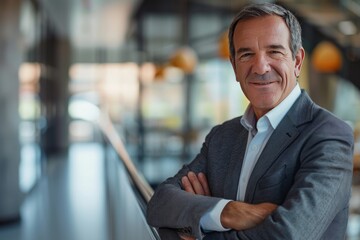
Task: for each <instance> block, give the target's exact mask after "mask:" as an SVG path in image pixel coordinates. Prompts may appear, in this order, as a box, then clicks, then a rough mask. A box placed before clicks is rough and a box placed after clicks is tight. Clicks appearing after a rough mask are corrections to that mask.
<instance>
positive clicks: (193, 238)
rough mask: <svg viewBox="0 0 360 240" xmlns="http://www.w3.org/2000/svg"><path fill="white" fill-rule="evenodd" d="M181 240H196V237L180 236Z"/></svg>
mask: <svg viewBox="0 0 360 240" xmlns="http://www.w3.org/2000/svg"><path fill="white" fill-rule="evenodd" d="M180 238H181V240H196V238H195V237H191V236H183V235H180Z"/></svg>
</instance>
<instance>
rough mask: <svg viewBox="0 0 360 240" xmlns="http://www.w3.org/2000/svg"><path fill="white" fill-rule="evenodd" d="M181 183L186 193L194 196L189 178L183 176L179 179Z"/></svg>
mask: <svg viewBox="0 0 360 240" xmlns="http://www.w3.org/2000/svg"><path fill="white" fill-rule="evenodd" d="M181 183H182V186H183V188H184V190H185V191H186V192H189V193H193V194H195V191H194V189H193V187H192V185H191V183H190V181H189V178H188V177H187V176H184V177H182V178H181Z"/></svg>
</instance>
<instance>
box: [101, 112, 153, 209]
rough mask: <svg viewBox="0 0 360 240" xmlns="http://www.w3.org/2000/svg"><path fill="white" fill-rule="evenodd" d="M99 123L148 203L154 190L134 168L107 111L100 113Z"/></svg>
mask: <svg viewBox="0 0 360 240" xmlns="http://www.w3.org/2000/svg"><path fill="white" fill-rule="evenodd" d="M99 125H100V128H101V130H102V132H103V133H104V135H105V136H106V137H107V138H108V140H109V142H110V143H111V145H112V146H113V147H114V149H115V151H116V153H117V154H118V155H119V156H120V159H121V160H122V162H123V163H124V166H125V168H126V169H127V171H128V173H129V175H130V177H131V179H132V180H133V182H134V184H135V186H136V187H137V188H138V189H139V191H140V193H141V194H142V196H143V197H144V199H145V200H146V202H147V203H148V202H149V201H150V198H151V196H152V195H153V193H154V190H153V189H152V187H151V186H150V185H149V183H148V182H147V181H146V180H145V179H144V178H143V176H142V175H141V174H140V173H139V172H138V170H137V169H136V167H135V165H134V163H133V161H132V160H131V158H130V156H129V154H128V152H127V151H126V149H125V146H124V144H123V141H122V140H121V138H120V136H119V134H117V131H116V129H115V127H114V125H113V123H112V121H111V120H110V117H109V115H108V114H107V113H105V112H103V113H102V114H101V116H100V119H99Z"/></svg>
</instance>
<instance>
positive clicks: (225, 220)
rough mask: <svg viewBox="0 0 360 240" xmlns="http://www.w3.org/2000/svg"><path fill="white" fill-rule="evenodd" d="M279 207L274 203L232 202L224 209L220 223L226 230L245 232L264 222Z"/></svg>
mask: <svg viewBox="0 0 360 240" xmlns="http://www.w3.org/2000/svg"><path fill="white" fill-rule="evenodd" d="M277 207H278V206H277V205H275V204H273V203H260V204H248V203H244V202H237V201H232V202H229V203H228V204H227V205H226V206H225V207H224V209H223V211H222V212H221V216H220V218H221V219H220V221H221V224H222V225H223V226H224V227H225V228H231V229H235V230H238V231H240V230H245V229H249V228H252V227H255V226H256V225H258V224H259V223H261V222H262V221H264V220H265V218H266V217H268V216H269V215H270V214H271V213H272V212H273V211H275V210H276V208H277Z"/></svg>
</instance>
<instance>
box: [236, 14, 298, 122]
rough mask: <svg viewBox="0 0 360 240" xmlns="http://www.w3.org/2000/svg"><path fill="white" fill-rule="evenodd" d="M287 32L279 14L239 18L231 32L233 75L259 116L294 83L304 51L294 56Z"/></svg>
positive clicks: (272, 105)
mask: <svg viewBox="0 0 360 240" xmlns="http://www.w3.org/2000/svg"><path fill="white" fill-rule="evenodd" d="M289 42H290V32H289V29H288V27H287V25H286V24H285V22H284V20H283V19H282V18H281V17H279V16H264V17H260V18H254V19H249V20H244V21H240V22H239V23H238V24H237V26H236V28H235V32H234V47H235V57H234V59H232V60H231V62H232V65H233V68H234V71H235V75H236V79H237V81H238V82H239V83H240V85H241V88H242V90H243V92H244V94H245V96H246V97H247V98H248V99H249V101H250V103H251V105H252V107H253V109H254V111H255V114H256V117H257V118H258V119H259V118H260V117H261V116H263V115H264V114H266V113H267V112H268V111H270V110H271V109H273V108H274V107H276V106H277V105H278V104H279V103H280V102H281V101H282V100H284V98H286V97H287V96H288V95H289V94H290V92H291V91H292V89H293V88H294V86H295V85H296V77H297V76H299V74H300V69H301V64H302V62H303V59H304V56H305V53H304V49H303V48H301V49H300V50H299V52H298V53H297V54H296V57H295V60H294V59H293V57H292V53H291V50H290V46H289Z"/></svg>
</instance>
